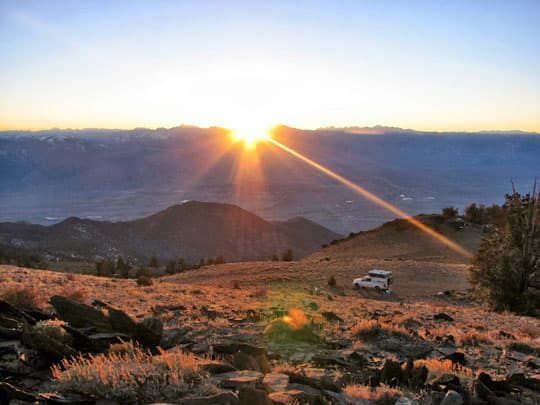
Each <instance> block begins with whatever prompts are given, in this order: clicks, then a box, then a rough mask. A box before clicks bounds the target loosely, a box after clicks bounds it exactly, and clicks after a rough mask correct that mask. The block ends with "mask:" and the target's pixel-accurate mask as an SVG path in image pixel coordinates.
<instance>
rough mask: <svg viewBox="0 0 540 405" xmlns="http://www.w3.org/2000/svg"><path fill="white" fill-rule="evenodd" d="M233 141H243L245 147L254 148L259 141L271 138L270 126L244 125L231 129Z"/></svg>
mask: <svg viewBox="0 0 540 405" xmlns="http://www.w3.org/2000/svg"><path fill="white" fill-rule="evenodd" d="M231 138H232V140H233V142H243V144H244V149H247V150H253V149H255V148H256V147H257V144H258V143H259V142H264V141H266V140H268V139H270V126H264V125H256V124H253V125H243V126H239V127H236V128H234V129H231Z"/></svg>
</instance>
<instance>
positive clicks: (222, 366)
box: [201, 361, 236, 375]
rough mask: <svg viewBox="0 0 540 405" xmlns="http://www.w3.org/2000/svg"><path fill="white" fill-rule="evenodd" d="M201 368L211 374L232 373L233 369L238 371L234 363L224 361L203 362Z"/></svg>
mask: <svg viewBox="0 0 540 405" xmlns="http://www.w3.org/2000/svg"><path fill="white" fill-rule="evenodd" d="M201 369H202V370H203V371H206V372H207V373H208V374H210V375H214V374H223V373H230V372H231V371H236V369H235V368H234V367H233V366H232V365H230V364H229V363H225V362H222V361H216V362H211V363H207V364H202V365H201Z"/></svg>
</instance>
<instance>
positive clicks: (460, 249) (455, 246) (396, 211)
mask: <svg viewBox="0 0 540 405" xmlns="http://www.w3.org/2000/svg"><path fill="white" fill-rule="evenodd" d="M267 140H268V142H271V143H272V144H273V145H275V146H277V147H278V148H280V149H282V150H283V151H285V152H287V153H289V154H291V155H292V156H294V157H296V158H298V159H300V160H302V161H303V162H305V163H307V164H308V165H310V166H311V167H313V168H315V169H317V170H319V171H320V172H322V173H324V174H326V175H327V176H329V177H331V178H333V179H334V180H337V181H339V182H340V183H341V184H343V185H345V186H346V187H348V188H350V189H351V190H353V191H354V192H356V193H358V194H359V195H361V196H362V197H364V198H366V199H367V200H369V201H371V202H373V203H375V204H376V205H378V206H379V207H382V208H384V209H385V210H387V211H389V212H391V213H393V214H395V215H397V216H398V217H400V218H403V219H405V220H407V221H408V222H409V223H411V224H412V225H414V226H415V227H417V228H418V229H420V230H421V231H423V232H425V233H426V234H427V235H429V236H431V237H432V238H434V239H436V240H437V241H439V242H441V243H442V244H444V245H446V246H448V247H449V248H450V249H452V250H453V251H454V252H456V253H458V254H460V255H462V256H464V257H467V258H469V259H470V258H471V257H472V256H473V255H472V254H471V252H469V251H468V250H467V249H465V248H463V247H462V246H460V245H459V244H457V243H456V242H454V241H452V240H450V239H448V238H447V237H446V236H444V235H441V234H440V233H438V232H437V231H435V230H434V229H432V228H430V227H429V226H427V225H426V224H424V223H422V222H420V221H418V220H417V219H415V218H413V217H412V216H410V215H409V214H407V213H406V212H405V211H403V210H401V209H399V208H398V207H396V206H394V205H392V204H391V203H389V202H388V201H385V200H383V199H382V198H380V197H378V196H377V195H375V194H373V193H372V192H370V191H368V190H366V189H365V188H363V187H361V186H359V185H358V184H356V183H354V182H352V181H351V180H348V179H346V178H345V177H343V176H341V175H339V174H337V173H336V172H334V171H332V170H330V169H329V168H327V167H325V166H323V165H321V164H320V163H317V162H315V161H314V160H312V159H310V158H308V157H307V156H304V155H302V154H301V153H299V152H297V151H295V150H293V149H291V148H289V147H288V146H285V145H283V144H282V143H280V142H279V141H277V140H275V139H273V138H271V137H268V138H267Z"/></svg>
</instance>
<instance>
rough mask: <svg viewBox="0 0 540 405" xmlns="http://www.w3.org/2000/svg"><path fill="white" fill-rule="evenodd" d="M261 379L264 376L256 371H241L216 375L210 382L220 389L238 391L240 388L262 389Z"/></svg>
mask: <svg viewBox="0 0 540 405" xmlns="http://www.w3.org/2000/svg"><path fill="white" fill-rule="evenodd" d="M263 377H264V374H263V373H260V372H258V371H252V370H243V371H231V372H229V373H222V374H216V375H214V376H212V381H214V382H215V383H216V384H217V385H218V386H219V387H221V388H230V389H235V390H239V389H242V388H264V385H263V384H262V380H263Z"/></svg>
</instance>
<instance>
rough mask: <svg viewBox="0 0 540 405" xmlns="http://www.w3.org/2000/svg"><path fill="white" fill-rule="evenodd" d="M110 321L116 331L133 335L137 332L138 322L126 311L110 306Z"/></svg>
mask: <svg viewBox="0 0 540 405" xmlns="http://www.w3.org/2000/svg"><path fill="white" fill-rule="evenodd" d="M109 321H110V323H111V326H112V328H113V329H114V330H115V331H118V332H122V333H125V334H127V335H132V336H133V335H135V334H136V333H137V323H136V322H135V321H134V320H133V319H132V318H131V317H130V316H129V315H127V314H126V313H125V312H124V311H121V310H119V309H116V308H111V307H109Z"/></svg>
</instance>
